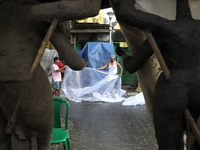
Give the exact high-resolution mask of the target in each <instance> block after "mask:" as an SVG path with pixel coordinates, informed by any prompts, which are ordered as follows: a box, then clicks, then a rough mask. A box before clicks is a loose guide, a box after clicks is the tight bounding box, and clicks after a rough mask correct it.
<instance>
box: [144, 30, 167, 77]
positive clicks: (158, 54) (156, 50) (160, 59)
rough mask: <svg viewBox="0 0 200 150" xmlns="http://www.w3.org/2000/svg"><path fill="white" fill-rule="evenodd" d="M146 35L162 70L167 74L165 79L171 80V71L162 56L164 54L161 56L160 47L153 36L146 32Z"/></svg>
mask: <svg viewBox="0 0 200 150" xmlns="http://www.w3.org/2000/svg"><path fill="white" fill-rule="evenodd" d="M144 33H145V35H146V37H147V40H148V41H149V43H150V45H151V47H152V49H153V51H154V53H155V55H156V57H157V59H158V62H159V63H160V66H161V68H162V69H163V72H164V74H165V78H166V79H169V76H170V72H169V69H168V67H167V65H166V63H165V60H164V58H163V56H162V54H161V52H160V50H159V48H158V45H157V43H156V41H155V39H154V37H153V35H152V34H151V33H147V32H144Z"/></svg>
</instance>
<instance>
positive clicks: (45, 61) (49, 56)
mask: <svg viewBox="0 0 200 150" xmlns="http://www.w3.org/2000/svg"><path fill="white" fill-rule="evenodd" d="M56 56H58V52H57V51H56V50H50V49H49V48H46V49H45V51H44V54H43V56H42V58H41V61H40V65H41V66H42V68H43V69H44V71H45V72H46V74H47V75H49V74H51V66H52V65H53V63H54V62H53V58H54V57H56ZM48 79H49V82H50V83H51V82H52V76H51V75H50V76H48Z"/></svg>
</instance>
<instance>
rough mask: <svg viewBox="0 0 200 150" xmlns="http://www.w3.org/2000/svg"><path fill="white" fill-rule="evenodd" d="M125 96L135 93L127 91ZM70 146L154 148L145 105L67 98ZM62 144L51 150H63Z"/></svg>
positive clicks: (73, 148)
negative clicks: (73, 100) (123, 104)
mask: <svg viewBox="0 0 200 150" xmlns="http://www.w3.org/2000/svg"><path fill="white" fill-rule="evenodd" d="M126 94H127V95H124V96H125V97H127V96H132V95H135V94H137V93H135V92H134V91H130V90H129V93H126ZM69 133H70V140H71V142H70V147H71V150H156V149H157V144H156V140H155V137H154V130H153V126H152V124H151V122H150V120H149V118H148V115H147V112H146V107H145V105H143V106H122V103H102V102H95V103H94V102H93V103H92V102H81V103H75V102H70V113H69ZM62 149H63V148H62V144H58V145H52V147H51V150H62Z"/></svg>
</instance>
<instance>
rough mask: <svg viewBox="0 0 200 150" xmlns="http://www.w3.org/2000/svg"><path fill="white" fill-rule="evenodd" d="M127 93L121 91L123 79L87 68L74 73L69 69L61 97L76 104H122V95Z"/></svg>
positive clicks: (66, 71)
mask: <svg viewBox="0 0 200 150" xmlns="http://www.w3.org/2000/svg"><path fill="white" fill-rule="evenodd" d="M125 93H126V91H125V90H123V89H121V77H119V75H113V74H108V73H107V72H105V71H100V70H96V69H94V68H88V67H85V68H84V69H83V70H81V71H73V70H71V69H70V68H69V67H67V68H66V70H65V76H64V79H63V83H62V87H61V95H60V96H64V97H67V98H68V99H69V100H71V101H74V102H81V101H82V100H84V101H91V102H95V101H103V102H122V101H123V100H125V98H124V97H122V95H124V94H125Z"/></svg>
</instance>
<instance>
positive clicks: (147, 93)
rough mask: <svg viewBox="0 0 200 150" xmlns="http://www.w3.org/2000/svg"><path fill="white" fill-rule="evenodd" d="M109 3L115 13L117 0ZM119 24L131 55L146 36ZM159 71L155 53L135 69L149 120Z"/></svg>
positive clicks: (138, 7) (123, 24)
mask: <svg viewBox="0 0 200 150" xmlns="http://www.w3.org/2000/svg"><path fill="white" fill-rule="evenodd" d="M110 4H111V6H112V8H113V11H114V12H115V14H116V13H117V11H118V9H117V8H116V7H117V5H116V4H117V0H110ZM136 9H139V10H142V11H145V9H143V8H142V7H141V6H140V5H136ZM119 25H120V28H121V31H122V33H123V34H124V37H125V39H126V42H127V44H128V49H129V51H130V53H131V54H132V55H133V54H134V53H135V52H136V51H137V50H138V49H139V48H140V47H141V45H142V44H143V42H144V41H145V39H146V36H145V34H144V32H143V31H141V30H139V29H137V28H135V27H133V26H130V25H128V24H125V23H122V22H119ZM160 72H161V71H160V65H159V63H158V61H157V59H156V57H155V55H153V56H151V58H150V59H148V60H147V62H146V63H145V64H144V65H143V67H142V68H140V69H139V70H138V71H137V75H138V77H139V81H140V84H141V87H142V91H143V94H144V97H145V103H146V107H147V111H148V114H149V117H150V119H151V120H153V116H152V100H153V93H154V89H155V84H156V82H157V79H158V76H159V74H160Z"/></svg>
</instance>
